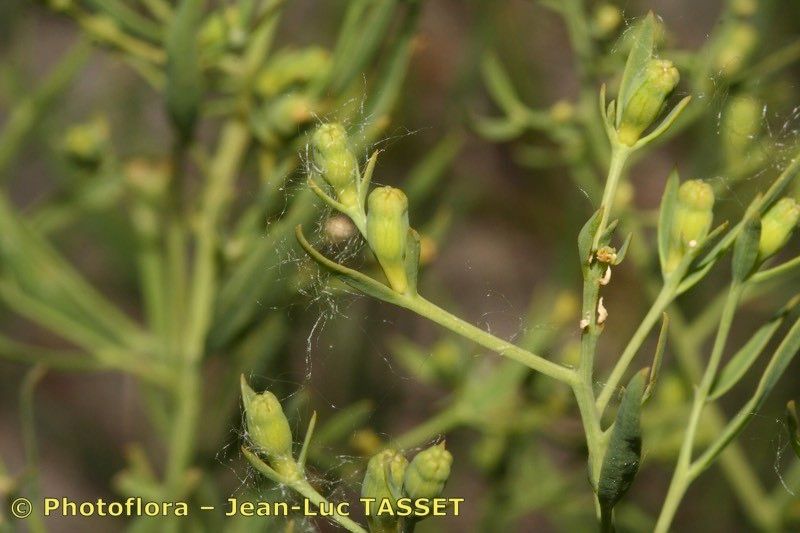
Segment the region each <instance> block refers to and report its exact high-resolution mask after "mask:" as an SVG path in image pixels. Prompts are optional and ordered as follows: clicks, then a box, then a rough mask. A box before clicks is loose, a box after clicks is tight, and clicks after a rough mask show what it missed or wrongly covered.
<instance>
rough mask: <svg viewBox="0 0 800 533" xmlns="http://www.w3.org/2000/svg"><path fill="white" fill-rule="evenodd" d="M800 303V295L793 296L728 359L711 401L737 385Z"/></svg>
mask: <svg viewBox="0 0 800 533" xmlns="http://www.w3.org/2000/svg"><path fill="white" fill-rule="evenodd" d="M798 303H800V295H798V296H795V297H794V298H792V299H791V300H790V301H789V302H788V303H787V304H786V305H784V306H783V307H782V308H781V310H780V311H778V313H776V314H775V316H773V317H772V318H771V319H770V320H769V322H767V323H766V324H764V325H763V326H761V327H760V328H759V329H758V331H756V332H755V333H754V334H753V336H752V337H750V340H748V341H747V342H746V343H745V344H744V346H742V347H741V348H740V349H739V351H738V352H736V354H735V355H734V356H733V357H732V358H731V360H730V361H728V364H726V365H725V367H724V368H723V369H722V371H721V372H720V373H719V376H718V377H717V379H716V381H715V382H714V385H713V387H712V389H711V393H710V394H709V396H708V399H709V401H714V400H716V399H718V398H720V397H722V396H723V395H724V394H725V393H726V392H728V391H729V390H730V389H731V388H732V387H733V386H734V385H736V384H737V383H738V382H739V380H740V379H742V377H743V376H744V375H745V373H746V372H747V371H748V370H749V369H750V367H751V366H753V363H755V362H756V360H757V359H758V356H759V355H761V353H762V352H763V351H764V348H766V346H767V344H769V341H770V339H772V336H773V335H774V334H775V332H776V331H778V329H779V328H780V327H781V326H782V325H783V323H784V322H786V319H787V318H788V316H789V313H791V311H792V310H793V309H794V308H795V307H796V306H797V304H798Z"/></svg>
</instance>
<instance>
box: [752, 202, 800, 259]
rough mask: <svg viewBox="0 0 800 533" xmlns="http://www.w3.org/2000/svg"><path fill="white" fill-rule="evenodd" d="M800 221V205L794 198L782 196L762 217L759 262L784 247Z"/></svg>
mask: <svg viewBox="0 0 800 533" xmlns="http://www.w3.org/2000/svg"><path fill="white" fill-rule="evenodd" d="M798 221H800V205H798V203H797V202H796V201H795V200H794V198H781V199H780V200H778V202H776V203H775V205H773V206H772V207H771V208H770V210H769V211H767V212H766V214H765V215H764V216H763V217H762V218H761V238H760V240H759V242H758V260H759V262H761V261H764V260H766V259H769V258H770V257H772V256H773V255H775V254H776V253H778V252H779V251H780V249H781V248H783V247H784V246H785V245H786V243H787V241H788V240H789V237H791V236H792V232H793V231H794V228H795V227H796V226H797V222H798Z"/></svg>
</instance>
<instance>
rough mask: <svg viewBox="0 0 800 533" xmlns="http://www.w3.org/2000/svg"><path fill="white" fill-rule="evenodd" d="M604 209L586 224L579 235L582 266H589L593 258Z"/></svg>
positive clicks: (595, 213) (596, 212) (579, 252)
mask: <svg viewBox="0 0 800 533" xmlns="http://www.w3.org/2000/svg"><path fill="white" fill-rule="evenodd" d="M602 212H603V209H602V208H600V209H598V210H597V211H595V212H594V214H593V215H592V216H591V217H589V220H587V221H586V224H584V225H583V227H582V228H581V231H580V233H578V256H579V259H580V262H581V265H582V266H585V265H588V264H589V260H590V259H591V256H592V243H594V236H595V234H596V233H597V230H598V228H599V227H600V215H601V214H602Z"/></svg>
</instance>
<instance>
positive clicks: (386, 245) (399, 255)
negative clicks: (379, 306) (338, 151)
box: [367, 187, 409, 293]
mask: <svg viewBox="0 0 800 533" xmlns="http://www.w3.org/2000/svg"><path fill="white" fill-rule="evenodd" d="M368 205H369V209H368V211H367V242H368V243H369V246H370V248H372V251H373V253H374V254H375V257H376V258H377V259H378V263H380V265H381V268H382V269H383V273H384V274H386V279H387V280H388V281H389V286H391V287H392V289H394V290H395V291H397V292H399V293H405V292H406V290H407V289H408V278H407V276H406V265H405V259H406V243H407V241H408V229H409V225H408V199H407V198H406V195H405V193H403V191H401V190H400V189H395V188H394V187H378V188H377V189H375V190H373V191H372V193H370V195H369V201H368Z"/></svg>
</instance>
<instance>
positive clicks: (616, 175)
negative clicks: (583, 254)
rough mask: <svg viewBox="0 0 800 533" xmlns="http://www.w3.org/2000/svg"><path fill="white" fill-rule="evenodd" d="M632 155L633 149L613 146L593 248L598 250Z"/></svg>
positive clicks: (618, 145) (614, 144) (617, 145)
mask: <svg viewBox="0 0 800 533" xmlns="http://www.w3.org/2000/svg"><path fill="white" fill-rule="evenodd" d="M630 154H631V148H629V147H627V146H624V145H622V144H619V143H613V144H612V146H611V162H610V164H609V166H608V178H607V179H606V186H605V190H604V191H603V199H602V201H601V202H600V209H602V210H603V211H602V213H601V215H600V225H599V226H598V228H597V233H596V234H595V237H594V243H593V248H595V249H596V248H597V246H598V243H599V242H600V238H601V237H602V236H603V233H605V231H606V228H607V227H608V220H609V218H610V216H611V207H612V205H613V204H614V198H616V196H617V187H618V186H619V181H620V178H621V177H622V171H623V170H624V169H625V163H627V161H628V157H629V156H630Z"/></svg>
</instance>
